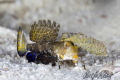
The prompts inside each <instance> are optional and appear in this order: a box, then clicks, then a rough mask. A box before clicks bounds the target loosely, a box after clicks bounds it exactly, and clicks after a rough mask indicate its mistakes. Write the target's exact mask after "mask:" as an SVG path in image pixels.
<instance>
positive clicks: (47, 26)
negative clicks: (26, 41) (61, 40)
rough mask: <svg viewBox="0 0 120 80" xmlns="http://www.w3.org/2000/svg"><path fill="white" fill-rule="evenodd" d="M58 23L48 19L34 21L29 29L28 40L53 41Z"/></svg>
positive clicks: (57, 30)
mask: <svg viewBox="0 0 120 80" xmlns="http://www.w3.org/2000/svg"><path fill="white" fill-rule="evenodd" d="M59 28H60V25H59V24H56V22H55V21H53V23H51V21H50V20H47V21H46V20H39V21H38V23H36V22H35V23H34V24H33V25H32V26H31V30H30V40H31V41H33V42H40V43H42V42H47V41H49V42H52V41H55V40H56V38H57V36H58V32H59Z"/></svg>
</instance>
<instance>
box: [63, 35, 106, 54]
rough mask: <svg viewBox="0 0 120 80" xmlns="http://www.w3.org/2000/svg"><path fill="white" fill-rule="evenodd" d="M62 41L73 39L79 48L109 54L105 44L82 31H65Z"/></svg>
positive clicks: (94, 52)
mask: <svg viewBox="0 0 120 80" xmlns="http://www.w3.org/2000/svg"><path fill="white" fill-rule="evenodd" d="M61 41H71V42H73V43H74V44H75V45H77V46H78V47H79V48H82V49H83V50H86V51H87V52H89V53H92V54H96V55H100V56H108V54H107V50H106V47H105V45H104V44H103V43H102V42H101V41H99V40H96V39H94V38H92V37H88V36H86V35H84V34H82V33H77V34H76V33H63V36H62V39H61Z"/></svg>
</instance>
